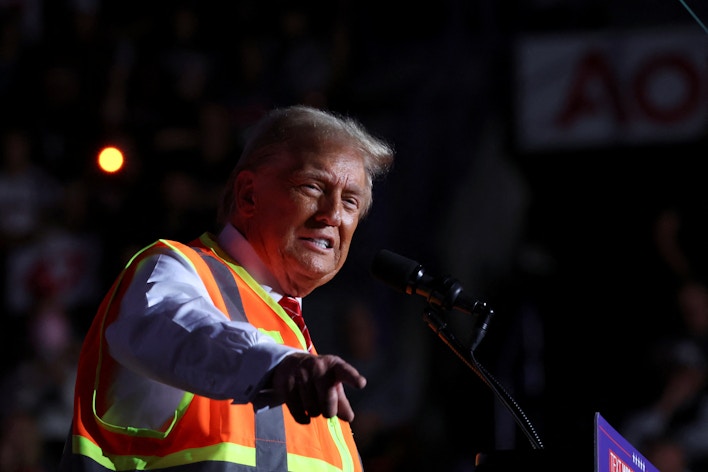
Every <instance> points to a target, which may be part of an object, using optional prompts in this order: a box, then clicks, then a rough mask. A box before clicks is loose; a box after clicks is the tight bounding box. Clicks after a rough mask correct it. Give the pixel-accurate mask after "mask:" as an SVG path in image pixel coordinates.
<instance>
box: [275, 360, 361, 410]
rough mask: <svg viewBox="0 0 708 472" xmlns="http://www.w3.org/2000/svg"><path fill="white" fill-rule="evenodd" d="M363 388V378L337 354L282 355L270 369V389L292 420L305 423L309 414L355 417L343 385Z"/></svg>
mask: <svg viewBox="0 0 708 472" xmlns="http://www.w3.org/2000/svg"><path fill="white" fill-rule="evenodd" d="M344 383H346V384H347V385H351V386H352V387H355V388H364V386H365V385H366V378H364V377H363V376H362V375H361V374H359V372H358V371H357V370H356V369H355V368H354V367H352V366H351V365H349V364H347V363H346V362H344V360H342V359H341V358H340V357H337V356H333V355H323V356H314V355H312V354H305V353H295V354H290V355H289V356H287V357H286V358H284V359H283V360H282V361H281V362H280V364H278V365H277V366H276V367H275V368H274V369H273V377H272V380H271V384H272V388H273V390H274V391H275V394H276V395H277V397H278V398H280V399H282V400H283V403H285V404H286V405H287V406H288V408H289V409H290V413H291V414H292V415H293V417H294V418H295V421H297V422H298V423H302V424H308V423H309V422H310V418H311V417H315V416H319V415H323V416H324V417H325V418H332V417H333V416H338V417H339V418H341V419H342V420H344V421H352V420H353V419H354V411H353V410H352V407H351V405H350V404H349V400H348V399H347V396H346V395H345V394H344V386H343V384H344Z"/></svg>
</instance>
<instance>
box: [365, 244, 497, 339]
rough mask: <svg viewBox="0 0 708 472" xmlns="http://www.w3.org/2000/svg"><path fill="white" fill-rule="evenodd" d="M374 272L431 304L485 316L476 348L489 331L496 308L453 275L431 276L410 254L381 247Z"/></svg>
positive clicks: (392, 285)
mask: <svg viewBox="0 0 708 472" xmlns="http://www.w3.org/2000/svg"><path fill="white" fill-rule="evenodd" d="M371 274H372V275H373V276H374V277H375V278H377V279H378V280H380V281H382V282H384V283H385V284H387V285H389V286H390V287H392V288H393V289H394V290H396V291H399V292H403V293H406V294H408V295H420V296H422V297H424V298H425V299H426V300H427V301H428V303H429V304H431V305H436V306H438V307H440V308H442V309H444V310H446V311H450V310H457V311H461V312H463V313H467V314H470V315H484V316H482V317H480V320H481V323H479V326H477V328H476V333H475V335H474V338H473V339H474V341H473V347H472V349H473V350H474V348H476V347H477V345H478V344H479V342H480V341H481V340H482V338H483V337H484V335H485V334H486V332H487V328H488V326H489V322H490V320H491V318H492V315H493V313H494V312H493V311H492V310H491V309H490V308H489V307H488V306H487V304H486V303H484V302H480V301H478V300H476V299H474V298H473V297H472V296H470V295H469V294H467V293H466V292H465V291H464V290H463V288H462V285H461V284H460V282H459V281H458V280H457V279H454V278H452V277H450V276H441V277H432V276H430V275H428V274H427V273H426V271H425V269H424V268H423V266H422V265H421V264H420V263H418V262H416V261H414V260H412V259H408V258H407V257H403V256H401V255H399V254H396V253H395V252H392V251H389V250H387V249H381V250H380V251H379V252H378V254H376V256H375V257H374V260H373V262H372V264H371Z"/></svg>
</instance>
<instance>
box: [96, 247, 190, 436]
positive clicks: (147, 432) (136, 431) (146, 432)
mask: <svg viewBox="0 0 708 472" xmlns="http://www.w3.org/2000/svg"><path fill="white" fill-rule="evenodd" d="M160 241H161V242H163V243H164V244H166V245H168V246H170V247H172V248H173V249H174V250H175V251H176V252H177V253H178V254H179V255H180V256H182V257H183V258H184V259H185V260H186V261H187V262H189V264H190V265H192V267H194V264H193V263H192V261H191V260H189V258H188V257H187V256H186V255H184V254H183V253H182V252H181V251H180V250H179V249H177V248H175V247H174V246H172V245H171V244H169V243H168V241H166V240H164V239H161V240H160ZM155 245H157V243H152V244H150V245H148V246H145V247H144V248H142V249H141V250H140V251H138V252H137V253H136V254H134V255H133V257H131V258H130V260H129V261H128V263H127V264H126V265H125V267H124V268H123V270H122V271H121V273H120V275H119V282H117V283H116V284H115V285H114V290H113V291H112V292H111V298H110V302H108V303H107V304H106V311H105V312H104V313H103V314H102V320H101V342H100V343H99V344H98V362H97V363H96V376H95V377H94V379H95V380H94V386H93V399H92V410H93V416H94V418H96V421H98V422H99V423H100V424H101V425H103V427H104V428H106V429H107V430H109V431H113V432H114V433H123V434H128V435H130V436H144V437H150V438H160V439H162V438H165V437H166V436H167V435H168V434H169V433H170V431H172V428H173V427H174V425H175V423H177V420H179V419H180V418H181V417H182V416H183V415H184V412H185V410H186V409H187V407H188V406H189V404H190V402H191V401H192V398H194V394H193V393H189V392H185V394H184V396H183V397H182V400H180V404H179V405H178V406H177V409H176V410H175V412H174V415H173V417H172V421H171V422H170V424H169V426H168V427H167V429H165V430H164V431H158V430H154V429H147V428H135V427H132V426H118V425H114V424H110V423H107V422H105V421H104V420H103V419H102V418H101V417H100V416H99V415H98V412H97V411H96V396H97V395H98V388H99V380H100V378H101V366H102V365H103V344H104V343H103V333H105V323H106V318H107V317H108V311H109V310H110V306H111V305H112V304H113V298H114V297H115V296H116V293H117V292H118V287H120V284H121V283H122V279H123V277H124V276H125V271H126V270H127V269H128V267H130V265H131V264H132V263H133V262H134V261H135V259H136V258H137V257H138V256H139V255H140V254H142V253H143V252H145V251H147V250H148V249H150V248H152V247H154V246H155Z"/></svg>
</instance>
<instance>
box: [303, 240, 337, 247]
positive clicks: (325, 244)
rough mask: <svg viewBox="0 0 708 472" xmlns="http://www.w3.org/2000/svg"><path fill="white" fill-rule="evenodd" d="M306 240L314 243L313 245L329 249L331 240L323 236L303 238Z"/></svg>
mask: <svg viewBox="0 0 708 472" xmlns="http://www.w3.org/2000/svg"><path fill="white" fill-rule="evenodd" d="M305 239H306V240H307V241H310V242H312V243H314V244H315V245H317V246H319V247H321V248H322V249H331V248H332V241H331V240H330V239H325V238H305Z"/></svg>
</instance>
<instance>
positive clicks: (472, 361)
mask: <svg viewBox="0 0 708 472" xmlns="http://www.w3.org/2000/svg"><path fill="white" fill-rule="evenodd" d="M480 305H481V306H478V307H476V310H475V311H477V313H478V314H479V315H483V316H484V319H483V320H482V321H483V323H484V326H486V325H487V324H488V322H489V319H490V318H491V316H492V313H493V312H492V310H491V309H490V308H489V307H488V306H487V304H486V303H482V304H480ZM423 319H424V320H425V322H426V323H427V324H428V326H429V327H430V329H432V330H433V331H434V332H435V333H437V335H438V336H439V337H440V339H442V341H443V342H444V343H445V344H446V345H447V346H448V347H449V348H450V349H452V351H453V352H454V353H455V354H456V355H457V356H458V357H459V358H460V359H462V361H463V362H464V363H465V364H466V365H467V367H469V368H470V369H471V370H472V372H474V373H475V374H477V376H478V377H479V378H480V379H482V382H484V383H485V384H486V385H487V386H488V387H489V388H490V389H491V390H492V392H494V394H495V395H496V396H497V398H498V399H499V400H500V401H501V402H502V404H503V405H504V406H505V407H506V408H507V410H509V411H510V412H511V414H512V416H513V417H514V420H515V421H516V423H517V424H518V425H519V426H520V427H521V430H522V431H523V432H524V434H525V435H526V437H527V438H528V440H529V442H530V443H531V446H532V447H533V449H543V443H542V442H541V439H540V438H539V436H538V434H537V433H536V430H535V429H534V427H533V425H532V424H531V422H530V421H529V419H528V418H527V416H526V414H525V413H524V411H523V410H522V409H521V407H520V406H519V404H518V403H516V401H515V400H514V399H513V398H512V396H511V395H510V394H509V393H508V392H507V391H506V389H504V387H503V386H502V385H501V383H500V382H499V381H498V380H497V379H496V378H495V377H494V376H493V375H492V374H490V373H489V372H488V371H487V370H486V369H485V368H484V366H483V365H482V364H480V363H479V362H478V361H477V359H476V358H475V356H474V350H475V348H476V347H477V345H478V344H479V342H480V341H481V337H479V336H478V337H477V339H475V340H474V344H473V346H472V347H470V348H469V349H467V348H465V347H464V346H463V345H462V343H460V341H458V339H457V338H456V337H455V335H454V334H453V333H452V331H451V330H450V329H449V327H448V324H447V322H445V320H444V319H443V318H442V317H441V316H440V310H439V309H438V308H436V307H435V306H434V305H433V304H430V303H429V304H428V305H427V306H426V308H425V309H424V310H423ZM477 321H479V320H477Z"/></svg>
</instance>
